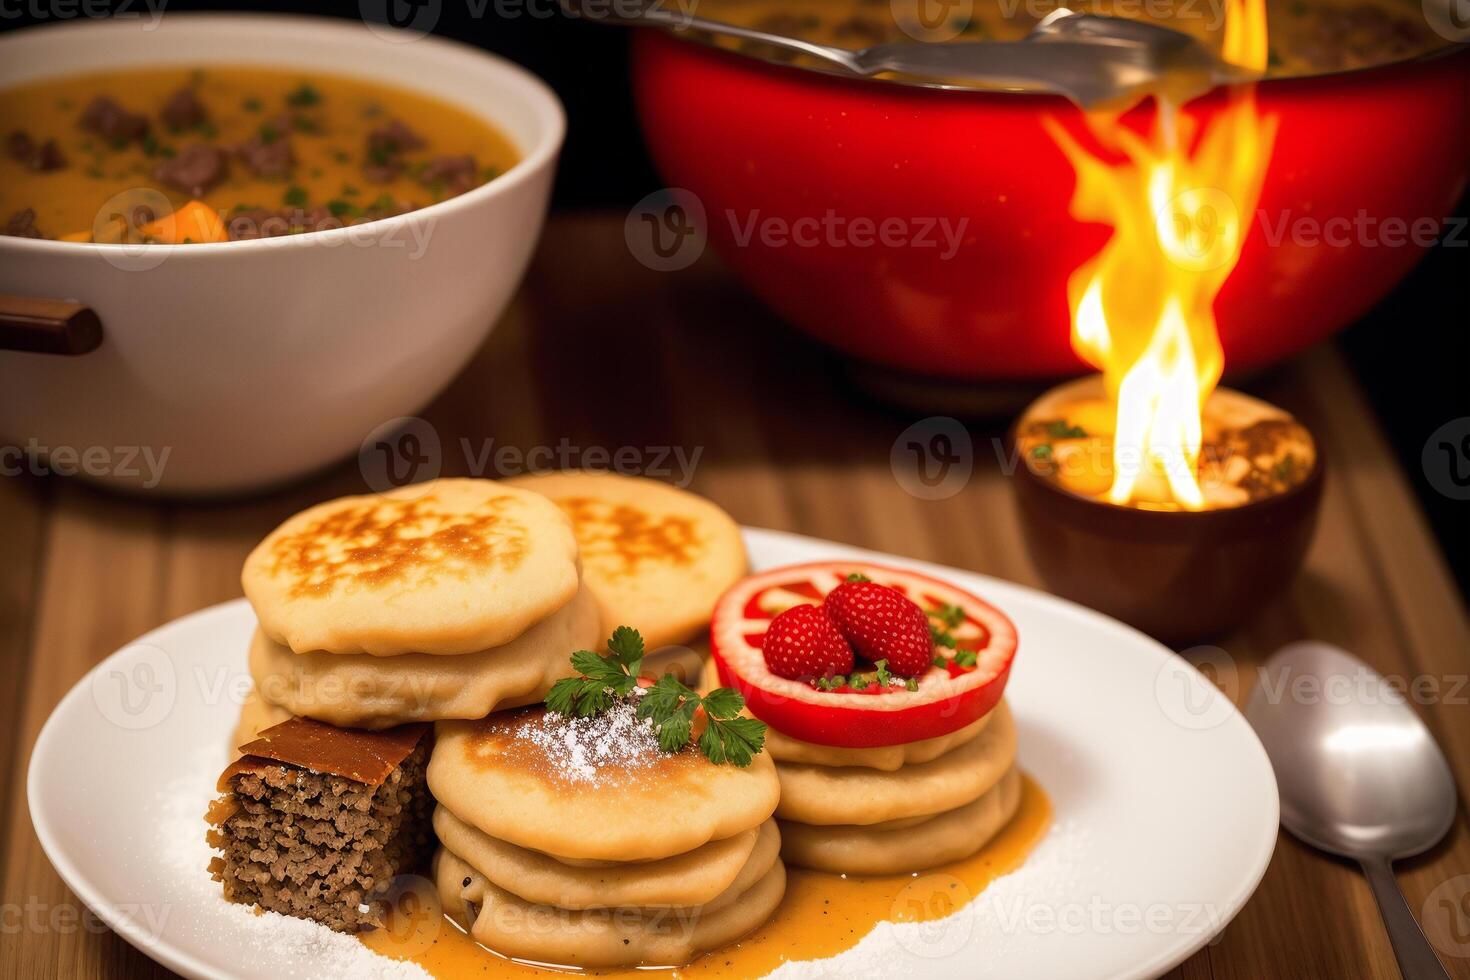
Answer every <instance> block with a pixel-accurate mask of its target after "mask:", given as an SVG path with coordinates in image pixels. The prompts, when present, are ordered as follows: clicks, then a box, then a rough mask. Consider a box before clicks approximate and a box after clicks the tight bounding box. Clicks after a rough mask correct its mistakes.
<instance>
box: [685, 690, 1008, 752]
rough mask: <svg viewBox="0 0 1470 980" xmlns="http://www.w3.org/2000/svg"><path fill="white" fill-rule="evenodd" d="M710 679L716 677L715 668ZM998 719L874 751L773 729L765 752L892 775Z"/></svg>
mask: <svg viewBox="0 0 1470 980" xmlns="http://www.w3.org/2000/svg"><path fill="white" fill-rule="evenodd" d="M710 676H712V677H713V676H716V675H715V673H714V671H713V669H712V668H711V670H710ZM993 717H995V712H994V711H988V712H986V713H985V714H983V715H981V716H980V718H979V719H978V720H976V721H974V722H971V723H970V724H968V725H966V726H965V727H964V728H961V729H960V730H959V731H956V732H950V733H949V734H948V735H941V736H939V737H938V738H926V739H924V740H923V741H922V742H906V743H904V744H902V745H884V746H880V747H878V748H871V749H847V748H842V747H840V746H836V745H817V744H816V743H815V742H803V741H801V740H800V739H795V738H792V737H791V736H790V735H783V734H782V733H781V732H778V731H776V730H775V729H774V728H770V729H767V730H766V751H767V752H769V753H771V758H772V759H775V760H776V761H777V762H778V763H785V762H791V763H799V764H804V765H813V766H828V767H833V766H863V767H865V768H868V769H881V770H882V771H884V772H893V771H895V770H897V769H902V768H903V767H904V766H913V765H919V764H922V763H925V762H932V761H933V760H935V759H937V758H939V757H940V756H942V755H944V754H945V753H946V752H948V751H950V750H951V749H954V748H958V747H959V746H961V745H964V744H965V743H966V742H968V741H970V740H971V739H973V738H975V737H976V736H977V735H979V734H980V733H981V732H983V731H984V730H985V726H986V725H988V724H990V719H991V718H993Z"/></svg>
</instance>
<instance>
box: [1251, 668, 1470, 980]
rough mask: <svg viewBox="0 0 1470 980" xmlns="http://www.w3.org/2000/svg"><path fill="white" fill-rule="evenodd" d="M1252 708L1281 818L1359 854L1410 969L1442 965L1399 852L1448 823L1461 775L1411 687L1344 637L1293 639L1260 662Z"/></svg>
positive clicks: (1308, 835)
mask: <svg viewBox="0 0 1470 980" xmlns="http://www.w3.org/2000/svg"><path fill="white" fill-rule="evenodd" d="M1245 714H1246V718H1247V719H1249V720H1250V723H1251V725H1252V727H1254V728H1255V730H1256V734H1257V735H1258V736H1259V737H1260V739H1261V743H1262V744H1263V745H1264V746H1265V748H1266V754H1267V755H1269V756H1270V757H1271V765H1272V767H1273V768H1274V769H1275V770H1276V782H1277V786H1278V788H1279V790H1280V795H1281V822H1282V824H1283V825H1284V826H1285V827H1286V829H1287V830H1289V831H1291V833H1292V834H1294V835H1296V836H1297V837H1299V838H1301V839H1302V840H1304V841H1306V842H1307V843H1309V844H1311V845H1313V846H1314V847H1317V848H1319V849H1321V850H1324V851H1327V852H1329V853H1332V854H1338V855H1341V856H1343V857H1347V858H1351V859H1353V860H1356V861H1357V862H1358V863H1359V864H1360V865H1361V866H1362V868H1363V872H1364V874H1366V875H1367V877H1368V881H1369V884H1370V885H1371V886H1372V888H1373V895H1374V898H1375V899H1376V900H1377V902H1378V907H1379V911H1380V912H1381V913H1382V914H1383V917H1384V922H1385V925H1386V926H1387V928H1388V932H1389V938H1390V939H1391V940H1392V942H1393V948H1394V954H1395V956H1397V957H1398V961H1399V967H1400V970H1401V971H1402V972H1403V975H1404V976H1405V977H1409V978H1420V977H1441V976H1445V975H1446V974H1445V973H1444V968H1443V967H1442V966H1441V965H1440V964H1439V961H1438V960H1437V959H1436V958H1435V955H1434V951H1433V950H1432V949H1431V948H1430V947H1429V943H1428V942H1427V940H1425V938H1424V934H1423V932H1422V931H1421V930H1420V929H1419V926H1418V923H1417V922H1415V920H1414V917H1413V914H1412V913H1411V912H1410V911H1409V909H1408V906H1407V905H1406V904H1405V903H1404V899H1403V896H1402V895H1401V894H1400V893H1399V890H1398V884H1397V882H1396V881H1395V880H1394V877H1393V870H1392V862H1393V861H1395V860H1398V859H1400V858H1406V857H1411V856H1413V855H1415V854H1420V853H1422V852H1424V851H1426V850H1428V849H1429V848H1431V847H1433V846H1434V845H1435V844H1437V843H1438V842H1439V841H1440V840H1441V839H1442V838H1443V837H1444V835H1445V834H1446V833H1448V832H1449V829H1450V826H1451V825H1452V824H1453V823H1454V820H1455V809H1456V805H1457V798H1456V794H1455V781H1454V777H1453V775H1452V774H1451V772H1450V767H1449V764H1448V763H1447V762H1446V761H1445V757H1444V754H1443V753H1442V752H1441V751H1440V749H1439V746H1438V745H1437V744H1436V743H1435V741H1434V737H1433V736H1432V735H1431V734H1430V732H1429V729H1428V728H1426V727H1425V726H1424V723H1423V722H1422V721H1420V720H1419V717H1418V715H1416V714H1415V713H1414V711H1413V709H1412V708H1410V707H1409V706H1408V704H1407V703H1406V701H1405V699H1404V696H1403V695H1402V694H1401V693H1400V692H1399V691H1397V690H1395V689H1394V688H1393V687H1392V686H1391V685H1390V684H1389V683H1388V682H1387V681H1386V680H1385V679H1384V678H1383V677H1382V676H1380V675H1379V674H1377V673H1376V672H1375V671H1373V670H1372V669H1371V668H1370V667H1368V666H1367V665H1366V664H1364V663H1363V662H1362V661H1360V660H1357V659H1356V658H1354V657H1353V656H1351V655H1349V654H1348V653H1346V652H1345V651H1343V650H1340V649H1338V648H1337V647H1334V646H1330V645H1328V644H1326V643H1315V642H1306V643H1295V644H1292V645H1291V646H1288V647H1285V648H1283V649H1282V650H1280V651H1278V652H1277V653H1276V655H1275V656H1273V657H1272V658H1271V659H1270V660H1269V661H1268V662H1267V663H1266V665H1265V667H1264V668H1262V671H1261V678H1260V680H1259V682H1258V683H1257V684H1256V688H1255V690H1254V691H1253V692H1252V693H1251V698H1250V701H1249V703H1248V704H1247V705H1246V710H1245Z"/></svg>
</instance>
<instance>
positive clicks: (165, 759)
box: [27, 530, 1278, 980]
mask: <svg viewBox="0 0 1470 980" xmlns="http://www.w3.org/2000/svg"><path fill="white" fill-rule="evenodd" d="M747 542H748V544H749V546H750V554H751V559H752V562H753V563H754V565H755V567H756V568H757V569H760V568H769V567H773V566H776V565H782V564H788V563H792V562H803V561H814V560H822V559H830V558H858V557H863V558H873V559H877V560H882V561H889V562H892V563H894V564H903V565H909V566H912V567H915V568H919V569H923V570H928V571H930V572H932V573H934V574H936V575H940V576H943V577H948V578H951V579H953V580H954V581H955V582H956V583H957V584H959V585H961V586H963V587H965V588H968V589H971V590H973V591H974V592H976V593H978V594H979V595H981V596H982V597H984V598H986V599H988V600H991V601H993V602H994V603H995V604H996V605H997V606H999V607H1000V608H1001V609H1003V610H1004V611H1005V612H1007V613H1009V614H1010V616H1011V617H1012V618H1013V619H1014V620H1015V622H1016V626H1017V628H1018V630H1019V632H1020V637H1021V647H1020V654H1019V658H1018V660H1017V661H1016V666H1015V669H1014V671H1013V673H1012V677H1011V681H1010V687H1009V688H1008V691H1007V697H1008V698H1009V700H1010V704H1011V706H1012V708H1013V710H1014V713H1015V716H1016V721H1017V724H1018V727H1019V741H1020V758H1021V764H1022V766H1023V767H1024V768H1025V769H1026V770H1027V771H1028V772H1029V773H1031V775H1032V776H1034V777H1035V779H1036V780H1037V781H1038V782H1039V783H1040V784H1041V785H1042V786H1043V787H1044V788H1045V789H1046V791H1047V792H1048V793H1049V794H1050V796H1051V798H1052V801H1053V804H1054V807H1055V811H1056V822H1055V825H1054V827H1053V829H1052V830H1051V832H1050V833H1049V835H1048V836H1047V838H1046V840H1045V841H1044V842H1043V843H1042V844H1041V845H1040V846H1039V847H1038V849H1037V850H1036V852H1035V853H1034V854H1033V855H1032V856H1031V858H1030V859H1029V860H1028V862H1027V864H1026V865H1025V866H1023V867H1022V868H1021V869H1020V870H1019V871H1018V872H1016V873H1015V874H1013V875H1010V876H1008V877H1006V878H1003V879H1001V880H1000V881H998V882H996V883H995V884H994V885H992V886H991V888H990V889H989V890H987V891H986V892H984V893H983V894H982V895H981V896H980V897H979V898H978V899H976V900H975V901H974V902H972V903H971V904H970V905H969V906H968V907H967V908H965V909H964V910H962V911H961V912H960V913H959V914H958V915H956V916H954V917H952V918H951V919H949V920H945V921H944V922H942V923H939V924H937V925H936V924H930V925H927V926H920V925H905V926H898V927H894V926H889V925H887V924H883V925H880V926H879V927H878V928H877V929H876V930H874V932H873V933H872V934H871V935H869V936H868V937H867V938H866V939H865V940H863V942H862V943H861V944H859V946H858V947H857V948H856V949H854V950H851V951H849V952H848V953H845V954H843V956H842V957H839V958H838V959H837V960H833V961H824V962H822V963H819V964H810V965H803V964H790V965H788V967H786V968H784V969H783V971H782V972H783V973H785V972H791V973H799V974H821V975H834V976H835V975H838V974H841V975H842V976H843V977H844V978H848V977H852V976H862V975H873V976H885V977H891V976H899V975H917V976H926V977H930V976H932V977H956V978H958V977H964V978H967V980H968V978H971V977H977V976H995V977H1007V978H1028V977H1035V978H1056V977H1145V976H1153V975H1156V974H1158V973H1162V972H1164V971H1165V970H1167V969H1169V968H1170V967H1172V966H1174V965H1175V964H1177V963H1179V962H1180V961H1181V960H1183V959H1184V958H1185V957H1187V956H1188V955H1189V954H1190V953H1192V952H1194V951H1195V950H1196V949H1198V948H1200V947H1201V946H1203V945H1204V944H1205V943H1207V942H1208V941H1209V940H1210V939H1211V938H1212V937H1213V936H1214V935H1215V934H1217V933H1218V932H1219V930H1220V929H1222V928H1223V927H1224V925H1225V923H1227V922H1228V921H1229V920H1230V919H1231V918H1232V917H1233V916H1234V915H1235V913H1236V912H1238V911H1239V910H1240V908H1241V906H1242V905H1244V904H1245V901H1246V899H1247V898H1248V897H1249V896H1250V894H1251V892H1252V891H1253V890H1254V889H1255V887H1256V885H1257V883H1258V882H1259V881H1260V879H1261V875H1262V874H1263V873H1264V872H1265V870H1266V865H1267V864H1268V863H1269V861H1270V859H1271V852H1272V849H1273V848H1274V846H1275V843H1276V826H1277V819H1278V802H1277V796H1276V783H1275V780H1274V778H1273V776H1272V773H1271V766H1270V763H1269V762H1268V761H1267V759H1266V754H1265V752H1264V751H1263V750H1262V748H1261V745H1260V743H1259V742H1258V741H1257V740H1256V737H1255V735H1254V733H1253V732H1252V731H1251V730H1250V728H1249V726H1248V725H1247V724H1246V722H1245V720H1244V719H1243V718H1242V717H1241V716H1240V714H1239V713H1238V712H1236V710H1235V709H1234V707H1232V706H1231V705H1230V704H1229V702H1228V701H1227V700H1226V699H1225V698H1224V697H1223V696H1221V695H1220V694H1219V693H1218V692H1217V691H1216V690H1215V688H1214V687H1213V686H1212V685H1210V684H1209V682H1208V681H1206V680H1205V679H1204V678H1203V677H1202V676H1200V675H1199V674H1198V673H1197V672H1196V671H1195V670H1194V669H1193V668H1192V667H1190V666H1188V665H1187V664H1186V663H1185V662H1184V661H1182V660H1180V659H1179V658H1178V657H1175V656H1174V655H1172V654H1171V653H1170V652H1169V651H1168V650H1166V649H1165V648H1164V647H1162V646H1160V645H1159V644H1158V643H1155V642H1154V641H1153V640H1150V639H1148V638H1147V637H1145V636H1143V635H1142V634H1140V633H1138V632H1136V631H1134V630H1132V629H1130V628H1128V627H1126V626H1123V625H1121V624H1119V623H1117V622H1114V621H1113V620H1111V619H1108V618H1106V617H1104V616H1101V615H1099V614H1097V613H1094V612H1090V611H1088V610H1086V609H1082V608H1080V607H1078V606H1075V605H1072V604H1070V603H1067V602H1063V601H1061V600H1059V599H1055V598H1053V597H1051V596H1048V595H1044V594H1042V593H1039V592H1035V591H1032V590H1030V589H1026V588H1022V587H1020V586H1017V585H1012V584H1009V583H1006V582H1002V581H998V580H995V579H990V578H985V577H983V576H980V575H975V574H972V573H969V572H962V571H958V570H955V569H946V568H939V567H935V566H929V565H924V564H922V563H919V562H911V561H907V560H904V559H898V558H890V557H887V556H882V555H875V554H872V553H870V552H863V551H859V550H857V549H853V548H849V547H846V546H844V545H837V544H832V543H830V542H824V541H818V540H814V539H811V538H802V537H797V536H794V535H787V534H780V533H776V532H771V531H762V530H751V531H748V532H747ZM253 624H254V618H253V616H252V615H251V612H250V609H249V607H248V606H247V605H246V604H245V602H244V600H237V601H235V602H228V603H224V604H223V605H219V606H215V607H213V608H210V609H206V610H203V611H201V612H198V613H194V614H193V615H190V616H185V617H183V618H182V619H179V620H176V621H174V622H172V623H170V624H168V625H167V626H163V627H161V628H159V629H157V630H154V631H153V632H151V633H149V634H147V635H146V636H143V637H141V638H140V639H139V640H138V641H137V642H136V643H134V644H132V645H130V646H128V647H126V648H124V649H122V650H119V651H118V652H117V653H115V654H113V655H112V656H111V657H109V658H108V659H107V660H105V661H104V662H103V663H101V664H100V665H99V666H98V667H97V668H96V669H95V670H93V671H92V672H91V673H90V674H89V675H88V676H87V677H85V678H83V680H82V681H81V682H80V683H79V684H78V685H77V686H76V687H75V688H73V689H72V690H71V692H70V693H68V694H67V696H66V697H65V698H64V699H63V700H62V702H61V704H60V705H59V706H58V707H57V708H56V710H55V711H54V712H53V713H52V715H51V718H50V720H49V721H47V723H46V726H45V728H44V729H43V730H42V732H41V736H40V738H39V739H38V740H37V742H36V749H35V752H34V754H33V755H32V757H31V766H30V773H29V778H28V782H27V789H28V792H29V796H30V809H31V819H32V821H33V822H34V824H35V828H36V833H37V835H38V836H39V837H40V839H41V844H42V846H43V847H44V848H45V850H46V854H47V856H48V857H50V859H51V862H52V863H53V864H54V865H55V866H56V869H57V871H58V872H60V874H61V877H62V878H63V879H65V880H66V883H67V884H68V885H69V886H70V887H71V888H72V890H73V891H74V892H76V894H77V895H78V896H79V897H80V898H81V899H82V900H83V901H84V902H85V903H86V904H87V905H88V906H89V907H90V908H91V909H92V910H94V911H95V912H96V913H97V914H98V915H99V916H100V917H101V918H102V919H103V920H105V921H106V922H107V923H108V925H110V926H111V927H112V928H113V929H115V930H116V931H117V932H119V933H120V934H122V935H123V936H124V937H125V938H126V939H127V940H128V941H129V942H131V943H133V945H135V946H137V947H138V948H139V949H141V950H143V952H145V953H147V954H148V955H149V956H151V957H153V958H154V959H155V960H158V961H159V962H160V963H163V964H165V965H167V966H169V967H172V968H173V969H175V970H177V971H179V972H181V973H184V974H188V975H191V976H210V977H214V976H246V975H248V976H256V977H272V978H276V977H285V976H297V975H299V976H311V977H320V976H333V975H337V974H339V973H341V972H343V969H344V961H343V960H342V959H341V958H340V957H342V955H343V954H344V947H343V945H342V943H344V942H346V943H350V942H351V940H347V939H346V938H345V937H336V936H334V935H333V934H330V933H327V932H326V930H318V929H317V928H316V927H315V926H309V925H307V924H303V923H290V924H289V926H290V927H289V928H288V927H287V926H285V925H282V924H281V923H280V922H277V923H276V924H275V926H276V928H278V929H279V930H280V933H281V935H282V939H281V940H280V941H279V942H275V941H274V940H273V939H271V938H269V937H270V936H271V933H270V932H269V924H268V923H266V924H263V923H262V922H261V921H260V919H259V917H256V916H252V915H250V914H249V913H248V912H247V911H246V910H244V909H242V908H241V907H239V906H232V905H229V904H227V903H226V902H225V901H224V900H223V899H222V898H221V897H220V896H219V894H218V890H217V888H218V886H216V885H214V884H213V883H212V882H210V881H209V880H208V876H207V874H206V872H205V870H204V868H203V863H204V862H205V861H206V860H207V857H208V855H207V851H206V850H205V848H204V845H203V843H202V835H203V833H204V822H203V819H202V813H203V809H204V806H205V804H206V803H207V801H208V800H209V799H210V798H211V797H212V795H213V782H214V778H215V776H216V775H217V774H218V772H219V770H220V768H221V767H222V766H223V764H224V753H225V744H226V742H227V740H228V737H229V734H230V732H231V729H232V727H233V726H234V724H235V720H236V717H235V716H236V705H237V704H238V701H239V697H240V695H241V691H242V690H243V688H244V686H245V683H246V674H245V647H246V641H247V640H248V638H249V635H250V630H251V628H252V626H253ZM303 929H305V930H307V932H308V933H309V935H308V937H307V939H306V940H305V941H303V940H302V930H303ZM318 932H320V933H322V935H321V936H317V935H316V933H318ZM287 933H289V939H288V938H286V937H287ZM263 935H264V936H265V937H266V941H262V939H263ZM384 962H385V963H386V961H384Z"/></svg>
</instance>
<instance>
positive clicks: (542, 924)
mask: <svg viewBox="0 0 1470 980" xmlns="http://www.w3.org/2000/svg"><path fill="white" fill-rule="evenodd" d="M433 875H434V880H435V883H436V884H437V886H438V889H439V900H440V902H441V903H442V904H443V906H444V911H445V912H447V913H448V914H449V915H450V917H451V918H453V919H454V920H455V921H457V922H458V923H460V925H462V926H464V927H465V929H467V930H468V931H469V933H470V935H471V936H473V937H474V939H475V941H476V942H479V943H481V944H483V945H485V946H487V947H489V948H490V949H493V950H495V951H496V952H497V953H501V954H503V955H505V956H511V957H516V958H518V959H525V960H533V961H535V962H538V963H556V964H560V965H564V966H576V967H584V968H588V969H595V968H599V967H634V966H683V965H685V964H687V963H689V962H691V961H692V960H694V959H695V958H696V957H698V956H699V955H700V954H701V953H706V952H708V951H710V950H712V949H718V948H719V947H721V946H724V945H727V944H729V943H732V942H734V941H735V940H737V939H739V938H740V937H741V936H744V935H745V934H746V933H748V932H750V931H752V930H753V929H755V928H757V927H758V926H760V925H761V923H763V922H765V921H766V920H767V919H769V918H770V917H771V915H772V914H773V913H774V912H775V911H776V906H778V905H780V904H781V897H782V896H783V895H784V894H785V893H786V868H785V866H784V865H782V863H781V862H780V861H779V860H777V861H776V862H774V863H773V864H772V865H771V869H770V870H769V871H767V872H766V873H765V874H764V875H763V876H762V877H761V878H760V880H758V881H757V882H756V883H755V884H753V885H752V886H750V887H749V888H747V889H745V890H744V891H743V892H740V893H739V894H737V895H735V896H734V897H733V898H730V899H726V900H724V901H722V902H721V903H720V905H719V907H718V908H717V909H715V910H713V911H706V910H705V909H663V910H659V911H655V912H638V911H635V910H631V909H594V910H584V911H572V910H568V909H558V908H554V907H552V906H548V905H533V904H531V903H529V902H524V901H521V900H520V899H519V898H516V897H515V896H514V895H512V894H511V893H510V892H507V891H504V890H503V889H500V888H497V887H495V886H494V885H492V884H490V883H489V882H488V881H486V880H485V878H484V877H483V876H482V875H480V874H479V873H478V872H476V871H475V870H474V869H473V868H472V867H470V865H468V864H466V863H465V862H464V861H463V860H461V859H460V858H458V857H456V856H455V855H454V854H452V853H451V852H449V851H447V850H445V849H443V848H440V849H439V851H438V853H437V854H435V856H434V870H433Z"/></svg>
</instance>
